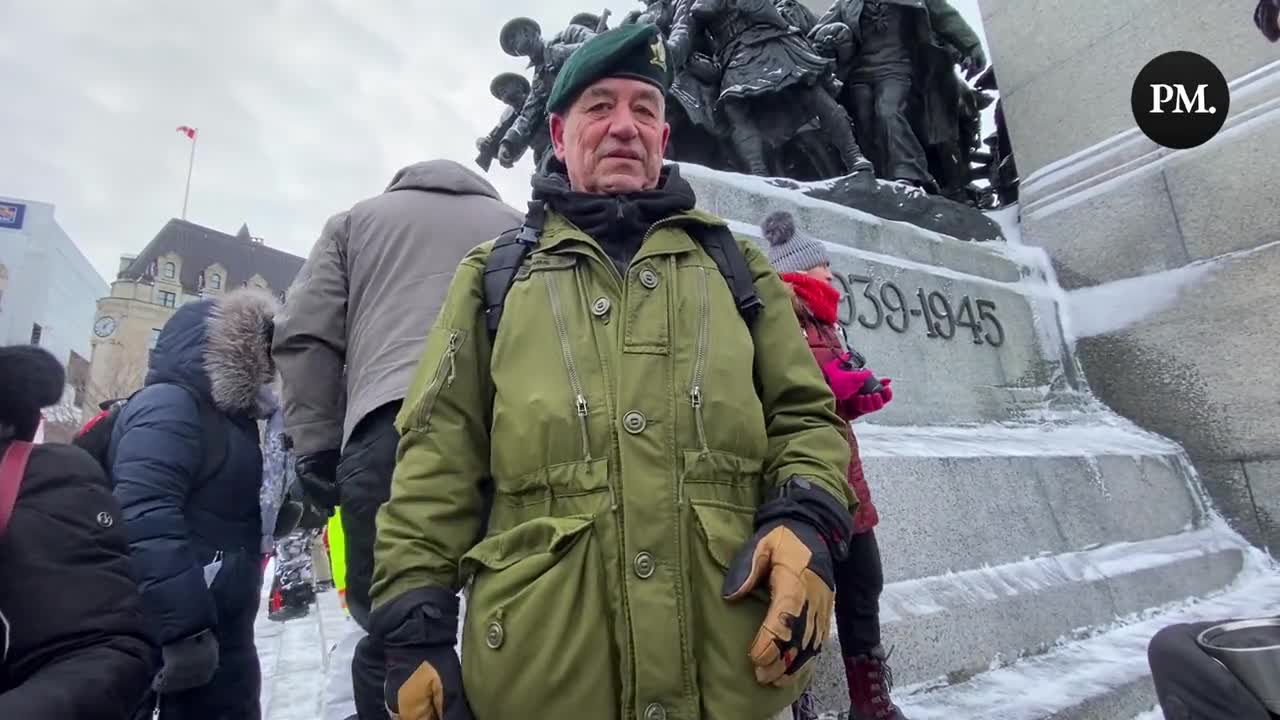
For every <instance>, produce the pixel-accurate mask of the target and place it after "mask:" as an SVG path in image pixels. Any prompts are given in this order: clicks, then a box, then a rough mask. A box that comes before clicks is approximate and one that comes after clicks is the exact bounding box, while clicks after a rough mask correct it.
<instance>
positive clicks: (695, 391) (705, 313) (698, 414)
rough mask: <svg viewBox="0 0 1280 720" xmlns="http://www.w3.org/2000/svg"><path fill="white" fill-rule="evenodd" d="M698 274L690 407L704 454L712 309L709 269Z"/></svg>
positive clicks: (703, 269)
mask: <svg viewBox="0 0 1280 720" xmlns="http://www.w3.org/2000/svg"><path fill="white" fill-rule="evenodd" d="M699 270H700V271H701V272H699V273H698V291H699V292H698V345H697V350H698V352H697V355H696V356H694V360H693V379H692V380H691V381H690V382H689V405H690V406H691V407H693V419H694V423H695V424H696V425H697V427H698V445H699V447H700V448H701V449H702V451H703V452H706V451H707V450H708V448H707V431H706V426H705V425H704V424H703V421H702V376H703V372H704V370H705V369H706V364H707V340H708V335H709V334H710V331H711V309H710V307H709V304H710V303H709V302H708V297H707V295H708V294H709V290H708V288H707V269H706V268H699Z"/></svg>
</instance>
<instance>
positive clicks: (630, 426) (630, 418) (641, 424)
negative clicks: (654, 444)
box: [622, 410, 649, 435]
mask: <svg viewBox="0 0 1280 720" xmlns="http://www.w3.org/2000/svg"><path fill="white" fill-rule="evenodd" d="M648 424H649V421H648V420H645V417H644V413H642V412H640V411H638V410H632V411H631V412H629V413H627V414H626V415H623V416H622V427H623V428H624V429H625V430H626V431H627V432H629V433H631V434H632V435H637V434H639V433H642V432H644V428H645V426H646V425H648Z"/></svg>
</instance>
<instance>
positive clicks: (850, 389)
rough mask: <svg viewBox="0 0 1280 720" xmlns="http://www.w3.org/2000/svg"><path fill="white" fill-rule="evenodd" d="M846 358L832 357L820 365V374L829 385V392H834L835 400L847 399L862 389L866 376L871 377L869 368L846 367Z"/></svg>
mask: <svg viewBox="0 0 1280 720" xmlns="http://www.w3.org/2000/svg"><path fill="white" fill-rule="evenodd" d="M847 365H848V360H847V359H846V358H845V357H844V356H841V357H837V358H832V359H831V360H828V361H827V364H825V365H823V366H822V375H823V377H825V378H826V379H827V385H830V386H831V392H832V393H834V394H835V396H836V400H847V399H849V398H851V397H853V396H854V395H856V394H857V392H858V390H860V389H862V386H863V384H864V383H866V382H867V378H869V377H871V371H870V370H857V369H851V368H849V367H847Z"/></svg>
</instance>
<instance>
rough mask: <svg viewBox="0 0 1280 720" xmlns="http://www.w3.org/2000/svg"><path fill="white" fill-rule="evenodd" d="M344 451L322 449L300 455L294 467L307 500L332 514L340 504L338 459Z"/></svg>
mask: <svg viewBox="0 0 1280 720" xmlns="http://www.w3.org/2000/svg"><path fill="white" fill-rule="evenodd" d="M341 458H342V453H340V452H339V451H337V450H321V451H320V452H315V453H308V454H306V455H300V456H298V461H297V462H296V463H294V469H295V470H296V471H297V473H298V485H300V486H302V492H303V494H304V495H306V498H307V500H309V501H310V502H311V504H312V505H315V506H316V507H317V508H319V509H321V510H324V511H325V512H327V513H329V514H330V515H332V514H333V509H334V508H335V507H337V506H338V501H339V499H340V498H339V495H338V460H340V459H341Z"/></svg>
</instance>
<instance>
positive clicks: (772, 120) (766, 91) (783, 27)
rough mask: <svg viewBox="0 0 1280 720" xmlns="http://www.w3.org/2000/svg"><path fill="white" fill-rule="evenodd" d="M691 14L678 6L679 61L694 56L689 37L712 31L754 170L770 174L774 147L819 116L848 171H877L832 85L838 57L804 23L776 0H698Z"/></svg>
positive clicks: (738, 142)
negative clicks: (787, 15)
mask: <svg viewBox="0 0 1280 720" xmlns="http://www.w3.org/2000/svg"><path fill="white" fill-rule="evenodd" d="M687 15H688V17H687V18H684V17H681V14H680V13H679V12H678V10H677V17H676V20H675V24H674V26H673V28H672V33H671V35H672V42H671V44H672V54H673V63H674V65H675V67H676V68H677V69H682V64H681V63H682V62H684V61H687V59H688V58H689V57H690V55H691V52H690V49H689V48H688V47H687V46H684V45H681V42H690V41H692V39H693V38H695V37H696V36H697V33H699V32H707V33H708V34H709V35H710V37H711V41H712V45H713V48H714V50H715V63H716V65H718V66H719V69H720V73H721V75H720V95H719V104H720V107H721V108H722V109H723V111H724V113H725V114H726V116H727V119H728V126H729V139H730V140H731V142H732V144H733V148H734V150H735V151H736V152H737V154H738V156H739V160H740V161H741V164H742V167H743V168H744V169H745V170H746V171H748V172H750V173H751V174H754V175H768V174H770V166H769V163H768V162H767V158H766V154H765V148H766V145H775V146H776V145H781V144H783V143H784V142H785V141H786V140H787V139H789V138H790V136H791V135H792V134H793V133H794V132H795V131H796V130H797V128H798V127H800V126H801V125H803V124H804V123H805V122H807V121H808V120H810V119H811V118H813V117H815V116H816V117H817V118H818V119H819V121H820V122H821V128H822V132H823V133H824V134H825V135H826V136H827V138H828V139H829V141H830V142H831V144H832V145H834V146H835V147H836V149H837V150H838V151H839V154H840V157H841V159H842V160H843V164H844V168H843V170H844V171H846V172H855V171H858V170H865V169H870V167H871V163H869V162H868V161H867V159H866V158H865V157H864V156H863V154H862V150H861V148H859V147H858V143H857V141H856V140H855V139H854V134H853V128H852V127H851V125H850V123H849V116H848V113H847V112H845V110H844V108H842V107H840V104H839V103H838V102H837V101H836V99H835V98H834V97H832V96H831V94H830V92H829V91H828V90H827V88H826V86H825V84H824V83H825V80H824V78H825V77H826V76H827V75H829V74H830V72H831V69H832V67H833V63H832V61H831V60H830V59H829V58H826V57H823V56H820V55H818V54H817V53H816V52H814V50H813V48H812V46H811V45H810V44H809V41H808V40H806V39H805V38H804V36H803V34H802V33H801V32H800V30H799V28H795V27H792V26H791V25H790V24H788V23H787V22H786V21H785V20H784V19H783V18H782V16H781V15H779V13H778V9H777V8H776V7H775V6H774V3H773V0H692V2H691V3H690V6H689V12H688V14H687ZM681 23H685V24H686V26H687V27H684V28H681V27H680V25H681ZM679 38H687V39H686V40H679Z"/></svg>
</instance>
